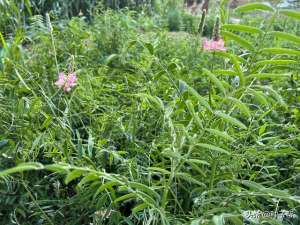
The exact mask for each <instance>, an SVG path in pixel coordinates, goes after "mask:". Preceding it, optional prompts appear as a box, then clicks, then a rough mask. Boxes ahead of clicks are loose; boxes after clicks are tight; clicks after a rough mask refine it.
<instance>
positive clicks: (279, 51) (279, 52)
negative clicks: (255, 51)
mask: <svg viewBox="0 0 300 225" xmlns="http://www.w3.org/2000/svg"><path fill="white" fill-rule="evenodd" d="M261 52H262V53H266V54H275V55H300V51H298V50H294V49H289V48H263V49H261Z"/></svg>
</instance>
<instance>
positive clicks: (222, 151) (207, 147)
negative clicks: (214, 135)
mask: <svg viewBox="0 0 300 225" xmlns="http://www.w3.org/2000/svg"><path fill="white" fill-rule="evenodd" d="M196 146H198V147H201V148H206V149H209V150H212V151H216V152H219V153H224V154H226V155H230V153H229V152H228V151H227V150H225V149H223V148H220V147H217V146H215V145H211V144H206V143H197V144H196Z"/></svg>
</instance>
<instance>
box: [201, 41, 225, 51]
mask: <svg viewBox="0 0 300 225" xmlns="http://www.w3.org/2000/svg"><path fill="white" fill-rule="evenodd" d="M224 44H225V43H224V40H223V39H219V40H218V41H215V40H207V39H204V40H203V49H204V50H206V51H226V48H225V47H224Z"/></svg>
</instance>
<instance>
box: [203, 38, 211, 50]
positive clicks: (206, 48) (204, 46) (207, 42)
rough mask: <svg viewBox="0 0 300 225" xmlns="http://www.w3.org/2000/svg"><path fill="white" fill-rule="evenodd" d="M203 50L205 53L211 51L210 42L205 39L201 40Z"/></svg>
mask: <svg viewBox="0 0 300 225" xmlns="http://www.w3.org/2000/svg"><path fill="white" fill-rule="evenodd" d="M203 49H204V50H206V51H210V50H211V41H209V40H207V39H206V38H205V39H204V40H203Z"/></svg>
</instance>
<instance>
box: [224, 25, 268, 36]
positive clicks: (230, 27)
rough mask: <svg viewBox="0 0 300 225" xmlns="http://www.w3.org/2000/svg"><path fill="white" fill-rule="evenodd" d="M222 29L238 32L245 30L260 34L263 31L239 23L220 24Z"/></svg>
mask: <svg viewBox="0 0 300 225" xmlns="http://www.w3.org/2000/svg"><path fill="white" fill-rule="evenodd" d="M222 29H225V30H234V31H239V32H246V33H252V34H261V33H263V31H262V30H260V29H259V28H256V27H252V26H246V25H241V24H224V25H222Z"/></svg>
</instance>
